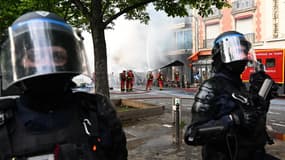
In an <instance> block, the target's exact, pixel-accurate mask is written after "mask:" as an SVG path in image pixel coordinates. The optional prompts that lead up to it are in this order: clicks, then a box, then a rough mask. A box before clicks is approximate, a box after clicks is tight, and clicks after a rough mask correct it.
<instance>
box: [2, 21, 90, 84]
mask: <svg viewBox="0 0 285 160" xmlns="http://www.w3.org/2000/svg"><path fill="white" fill-rule="evenodd" d="M8 32H9V33H8V35H9V36H8V39H7V40H6V41H5V42H4V43H3V44H2V46H1V57H0V58H1V71H2V75H3V88H4V89H5V88H7V87H9V86H10V85H11V84H13V83H14V82H18V81H20V80H23V79H27V78H29V77H34V76H40V75H47V74H53V73H57V74H58V73H64V74H71V75H76V74H80V73H81V72H82V70H83V68H82V63H84V60H85V55H84V51H83V50H82V48H81V46H80V44H79V42H78V40H77V39H76V38H75V36H74V32H73V30H72V28H71V27H70V26H69V25H67V24H66V23H63V22H60V21H56V20H52V19H33V20H28V21H25V22H20V23H17V24H14V25H12V26H11V27H9V29H8Z"/></svg>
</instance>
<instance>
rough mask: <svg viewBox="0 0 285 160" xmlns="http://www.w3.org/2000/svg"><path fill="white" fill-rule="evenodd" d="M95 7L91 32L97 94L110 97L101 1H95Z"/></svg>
mask: <svg viewBox="0 0 285 160" xmlns="http://www.w3.org/2000/svg"><path fill="white" fill-rule="evenodd" d="M93 7H94V8H93V13H92V18H91V31H92V38H93V46H94V62H95V63H94V64H95V66H94V67H95V74H96V77H95V92H96V93H101V94H103V95H105V96H107V97H110V93H109V84H108V82H109V81H108V68H107V67H108V66H107V54H106V53H107V49H106V41H105V32H104V30H105V26H104V24H103V19H102V12H101V1H95V2H94V4H93Z"/></svg>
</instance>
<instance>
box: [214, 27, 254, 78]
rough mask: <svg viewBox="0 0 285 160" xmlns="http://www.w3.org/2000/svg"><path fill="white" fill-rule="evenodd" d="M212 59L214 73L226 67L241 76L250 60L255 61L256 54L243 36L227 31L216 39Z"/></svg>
mask: <svg viewBox="0 0 285 160" xmlns="http://www.w3.org/2000/svg"><path fill="white" fill-rule="evenodd" d="M212 58H213V69H214V71H216V72H217V71H219V70H220V69H222V68H221V67H226V68H227V69H228V70H229V71H230V72H233V73H236V74H241V73H242V71H243V70H244V67H245V66H246V64H247V62H248V60H253V59H255V54H254V52H252V50H251V43H250V42H249V41H247V40H246V38H245V36H244V35H243V34H241V33H239V32H236V31H227V32H224V33H222V34H220V35H219V36H218V37H217V38H216V39H215V41H214V47H213V49H212Z"/></svg>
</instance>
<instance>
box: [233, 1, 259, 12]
mask: <svg viewBox="0 0 285 160" xmlns="http://www.w3.org/2000/svg"><path fill="white" fill-rule="evenodd" d="M254 7H255V4H254V0H236V1H234V2H232V11H233V12H237V11H241V10H246V9H250V8H254Z"/></svg>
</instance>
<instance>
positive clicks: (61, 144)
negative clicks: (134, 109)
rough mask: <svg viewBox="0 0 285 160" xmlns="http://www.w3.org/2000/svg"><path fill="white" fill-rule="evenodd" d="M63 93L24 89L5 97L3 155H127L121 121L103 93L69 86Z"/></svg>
mask: <svg viewBox="0 0 285 160" xmlns="http://www.w3.org/2000/svg"><path fill="white" fill-rule="evenodd" d="M61 98H62V100H61V101H58V102H57V103H50V102H47V101H40V100H37V99H34V97H30V96H28V95H25V94H24V95H21V96H20V97H2V98H1V100H0V113H1V115H3V119H1V124H0V140H1V144H0V159H1V160H7V159H11V158H16V159H28V158H29V157H30V158H31V157H35V156H44V155H50V154H51V155H52V156H53V158H54V160H80V159H84V160H91V159H92V160H93V159H100V160H113V159H114V160H116V159H117V160H123V159H127V149H126V137H125V134H124V132H123V130H122V125H121V122H120V121H119V119H118V118H117V116H116V112H115V110H114V108H113V105H112V104H111V102H110V101H109V100H108V99H107V98H106V97H105V96H102V95H100V94H88V93H83V92H75V93H73V92H68V93H66V94H65V95H63V96H62V97H61ZM50 105H53V106H50ZM33 106H35V108H40V107H39V106H41V107H42V108H45V110H41V111H39V110H34V109H33V108H34V107H33ZM47 108H52V109H47Z"/></svg>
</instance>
